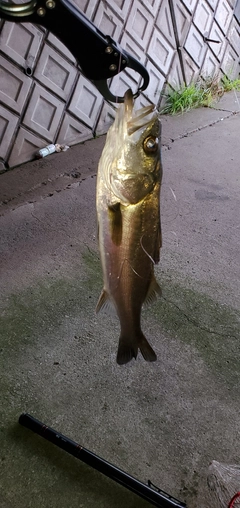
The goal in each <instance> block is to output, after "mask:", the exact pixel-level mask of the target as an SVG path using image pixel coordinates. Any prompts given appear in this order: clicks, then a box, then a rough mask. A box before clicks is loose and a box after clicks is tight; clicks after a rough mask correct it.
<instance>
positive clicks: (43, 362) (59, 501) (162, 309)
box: [0, 93, 240, 508]
mask: <svg viewBox="0 0 240 508" xmlns="http://www.w3.org/2000/svg"><path fill="white" fill-rule="evenodd" d="M162 125H163V138H162V144H163V147H162V157H163V170H164V183H163V186H162V193H161V215H162V225H163V248H162V252H161V261H160V264H159V266H158V267H157V269H156V273H157V278H158V280H159V281H160V283H161V286H162V290H163V297H162V298H161V299H159V301H158V302H156V303H155V304H154V305H153V306H152V307H151V308H148V309H146V310H144V312H143V318H142V321H143V330H144V331H145V332H146V335H147V337H148V338H149V339H150V341H151V343H152V345H153V347H154V349H155V351H156V352H157V354H158V361H157V362H156V363H155V364H147V363H146V362H145V361H144V360H143V359H142V357H141V355H139V357H138V358H137V361H133V362H131V363H130V364H128V365H126V366H123V367H119V366H118V365H117V364H116V361H115V357H116V352H117V344H118V336H119V324H118V321H117V320H116V319H115V318H114V317H112V316H108V315H106V314H101V315H98V316H96V315H95V305H96V302H97V300H98V296H99V294H100V291H101V287H102V276H101V269H100V263H99V255H98V246H97V239H96V213H95V185H96V172H97V163H98V160H99V157H100V153H101V151H102V148H103V145H104V141H105V138H104V137H100V138H98V139H95V140H91V141H88V142H86V143H84V144H82V145H78V146H75V147H72V148H71V149H70V150H68V151H67V152H65V153H60V154H53V155H51V156H49V157H46V158H45V159H42V160H38V161H34V162H31V163H28V164H25V165H23V166H20V167H18V168H15V169H14V170H12V171H9V172H8V173H5V174H2V175H0V202H1V207H0V214H1V216H0V231H1V235H0V251H1V254H0V259H1V261H0V270H1V278H0V281H1V295H0V303H1V324H0V373H1V376H0V383H1V393H0V408H1V411H0V415H1V416H0V418H1V420H0V461H1V467H0V506H1V508H30V507H34V508H81V507H82V508H122V506H125V508H145V507H146V508H147V506H150V505H149V504H148V503H147V502H146V501H144V500H141V498H139V497H137V496H135V495H134V494H132V493H131V492H129V491H128V490H126V489H124V488H123V487H120V486H118V485H117V484H116V483H114V482H113V481H111V480H109V479H107V478H106V477H104V476H103V475H101V474H100V473H98V472H96V471H94V470H93V469H91V468H89V467H88V466H86V465H84V464H83V463H82V462H80V461H78V460H76V459H74V458H73V457H71V456H70V455H68V454H67V453H66V452H64V451H62V450H60V449H58V448H56V447H55V446H54V445H52V444H50V443H48V442H47V441H45V440H44V439H42V438H41V437H39V436H37V435H35V434H33V433H32V432H31V431H30V430H27V429H25V428H23V427H21V426H20V425H19V424H18V418H19V416H20V414H21V413H22V412H28V413H30V414H32V415H33V416H35V417H36V418H38V419H39V420H41V421H43V422H44V423H46V424H47V425H49V426H51V427H53V428H56V429H57V430H58V431H59V432H62V433H64V434H65V435H67V436H69V437H70V438H72V439H74V440H75V441H77V442H79V443H80V444H81V445H83V446H84V447H85V448H88V449H90V450H91V451H93V452H95V453H97V454H98V455H100V456H101V457H103V458H105V459H106V460H108V461H110V462H112V463H113V464H115V465H117V466H118V467H120V468H122V469H124V470H125V471H127V472H128V473H129V474H131V475H133V476H135V477H137V478H138V479H139V480H141V481H143V482H144V483H145V482H147V480H148V479H151V481H152V482H153V483H155V484H156V485H158V486H159V487H160V488H161V489H163V490H165V491H166V492H168V493H169V494H171V495H172V496H175V497H177V498H178V499H180V500H182V501H185V502H186V503H187V507H188V508H210V506H211V507H212V499H210V500H209V498H208V488H207V483H206V475H207V470H208V465H209V463H210V461H211V460H212V459H215V460H218V461H219V462H225V463H238V464H240V448H239V443H240V413H239V407H240V340H239V339H240V334H239V328H240V313H239V304H240V288H239V280H240V250H239V240H240V220H239V219H240V180H239V170H240V143H239V139H240V137H239V136H240V94H239V93H238V95H236V94H235V93H229V94H226V95H225V96H224V97H223V98H222V99H221V101H220V102H219V103H218V104H217V105H216V109H207V108H204V109H198V110H192V111H190V112H188V113H186V114H184V115H179V116H175V117H163V118H162Z"/></svg>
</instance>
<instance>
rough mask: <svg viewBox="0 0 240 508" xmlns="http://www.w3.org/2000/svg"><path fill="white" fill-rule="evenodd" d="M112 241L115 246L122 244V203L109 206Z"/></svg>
mask: <svg viewBox="0 0 240 508" xmlns="http://www.w3.org/2000/svg"><path fill="white" fill-rule="evenodd" d="M108 214H109V222H110V228H111V239H112V242H113V243H114V245H117V246H119V245H121V243H122V212H121V205H120V203H116V204H114V205H109V206H108Z"/></svg>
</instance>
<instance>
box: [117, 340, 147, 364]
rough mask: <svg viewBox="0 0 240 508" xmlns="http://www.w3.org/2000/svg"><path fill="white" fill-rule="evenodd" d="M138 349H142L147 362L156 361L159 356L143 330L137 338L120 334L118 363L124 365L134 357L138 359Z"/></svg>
mask: <svg viewBox="0 0 240 508" xmlns="http://www.w3.org/2000/svg"><path fill="white" fill-rule="evenodd" d="M138 349H140V351H141V353H142V355H143V358H144V360H146V361H147V362H155V361H156V359H157V356H156V354H155V352H154V351H153V349H152V347H151V346H150V344H149V342H148V341H147V339H146V337H144V335H143V333H142V332H141V334H140V336H139V337H136V338H135V339H130V338H129V336H126V335H120V339H119V345H118V352H117V363H118V365H124V364H125V363H128V362H130V361H131V360H132V358H135V360H136V358H137V354H138Z"/></svg>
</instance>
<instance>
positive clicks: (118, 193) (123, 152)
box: [103, 90, 162, 205]
mask: <svg viewBox="0 0 240 508" xmlns="http://www.w3.org/2000/svg"><path fill="white" fill-rule="evenodd" d="M160 134H161V124H160V120H159V116H158V112H157V111H156V108H155V106H154V105H152V104H151V105H149V106H146V107H144V108H141V109H139V110H136V111H134V99H133V94H132V92H131V90H128V91H127V92H126V93H125V97H124V104H122V105H120V107H119V109H118V111H117V114H116V118H115V121H114V124H113V125H112V126H111V127H110V129H109V132H108V136H107V140H106V145H105V150H104V152H105V153H104V154H103V158H104V159H105V160H104V162H106V159H107V165H106V171H105V179H106V183H107V186H108V188H109V189H110V190H111V193H112V194H114V200H115V201H116V202H118V201H119V202H120V203H122V204H123V205H128V204H135V203H138V202H139V201H141V200H142V199H144V197H145V196H147V195H148V194H149V193H151V192H152V191H153V189H154V187H155V185H156V183H157V182H160V181H161V176H162V170H161V160H160ZM106 155H107V157H106Z"/></svg>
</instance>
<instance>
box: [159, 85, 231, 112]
mask: <svg viewBox="0 0 240 508" xmlns="http://www.w3.org/2000/svg"><path fill="white" fill-rule="evenodd" d="M230 90H240V79H235V80H232V79H231V78H230V77H227V76H223V78H222V79H221V80H219V79H218V77H214V78H212V77H209V78H206V79H205V80H203V79H199V80H198V81H196V82H195V83H191V84H190V85H183V86H182V87H181V88H180V89H179V90H173V89H171V88H169V89H168V92H167V93H166V94H164V95H163V97H165V99H166V100H165V104H164V107H163V108H162V109H160V112H161V113H162V114H170V115H175V114H177V113H183V112H184V111H189V110H190V109H193V108H198V107H200V106H202V107H211V106H212V104H213V103H214V102H216V101H217V100H219V99H220V98H221V97H222V95H223V94H224V92H229V91H230Z"/></svg>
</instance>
